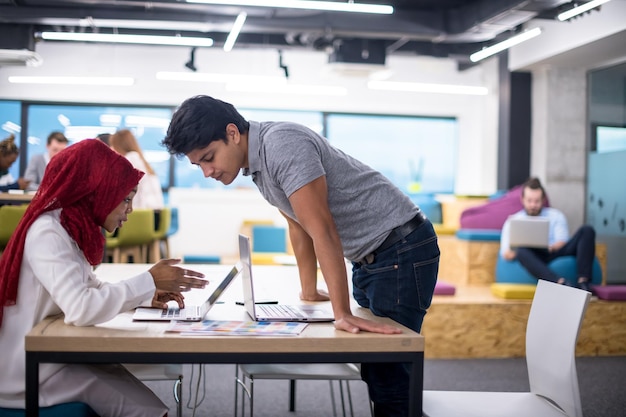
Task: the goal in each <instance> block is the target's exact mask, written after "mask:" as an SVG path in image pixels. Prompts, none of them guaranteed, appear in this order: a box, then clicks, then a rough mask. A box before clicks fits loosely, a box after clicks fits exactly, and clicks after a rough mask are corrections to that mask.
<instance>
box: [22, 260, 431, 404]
mask: <svg viewBox="0 0 626 417" xmlns="http://www.w3.org/2000/svg"><path fill="white" fill-rule="evenodd" d="M147 268H149V266H148V265H146V266H143V265H132V264H130V265H124V264H117V265H113V264H108V265H103V266H101V269H99V270H97V271H96V272H97V273H98V275H99V277H100V278H101V279H111V280H118V279H121V278H125V277H127V276H130V275H131V274H133V273H135V272H138V271H140V270H145V269H147ZM189 268H190V269H196V270H199V271H202V272H205V274H207V277H209V279H211V282H212V283H215V284H217V283H218V282H219V281H220V280H221V278H222V276H223V275H222V274H225V271H226V270H228V269H229V267H228V266H226V265H211V266H198V265H189ZM125 272H126V273H128V274H125ZM279 272H280V273H279ZM287 275H290V278H286V277H287ZM256 277H258V278H257V281H256V282H255V284H256V283H257V282H260V283H267V282H271V281H272V280H280V281H281V287H276V286H273V285H270V286H271V287H272V288H274V289H276V290H275V291H278V289H277V288H285V283H286V282H287V281H286V280H288V281H289V285H287V287H289V286H291V287H293V284H294V283H296V284H297V269H296V267H292V266H278V267H277V266H272V267H255V278H256ZM237 281H239V280H237ZM268 288H269V287H268ZM233 290H234V292H233ZM260 290H261V291H260V292H261V293H262V292H263V288H262V286H261V288H260ZM295 294H296V295H297V292H296V293H295ZM225 295H227V296H225V297H224V303H223V304H219V305H216V306H215V307H214V308H213V309H212V310H211V311H209V313H208V314H207V316H206V317H205V318H206V319H214V320H224V319H228V320H249V317H248V316H247V315H246V313H245V311H244V310H243V307H240V306H237V305H236V304H235V303H234V302H233V301H232V300H233V299H234V298H237V297H241V296H242V295H241V292H240V291H239V292H237V289H236V286H235V284H233V286H231V288H230V289H229V290H227V291H226V293H225ZM274 295H275V296H276V297H277V298H279V299H280V300H281V301H283V298H284V297H283V293H282V292H281V293H279V294H274ZM353 311H354V312H355V314H356V315H358V316H360V317H366V318H369V319H372V320H376V321H378V322H385V323H390V324H394V325H396V326H398V327H401V328H402V329H403V333H402V334H397V335H381V334H375V333H368V332H362V333H360V334H351V333H347V332H343V331H338V330H335V328H334V326H333V325H332V323H315V324H310V325H309V326H308V327H307V328H306V329H305V330H304V332H303V333H302V334H301V335H299V336H296V337H272V336H263V337H259V336H228V337H224V336H194V337H189V336H180V335H179V334H176V333H168V332H166V331H165V330H166V328H167V326H168V324H167V323H157V322H149V323H146V322H133V321H132V318H131V313H130V312H127V313H123V314H121V315H119V316H117V317H116V318H115V320H112V321H110V322H108V323H104V324H102V325H98V326H90V327H75V326H68V325H66V324H64V323H63V318H62V317H50V318H47V319H45V320H43V321H42V322H41V323H39V324H38V325H37V326H35V327H34V328H33V329H32V331H31V332H30V333H29V334H28V335H27V336H26V341H25V342H26V415H27V416H37V415H39V404H38V398H39V364H40V363H213V364H217V363H219V364H223V363H232V364H238V363H341V362H361V363H362V362H409V363H411V364H412V365H413V366H412V372H411V381H410V391H411V396H410V404H409V415H410V416H420V415H421V409H422V390H423V371H424V368H423V366H424V338H423V337H422V336H421V335H420V334H418V333H416V332H414V331H412V330H410V329H407V328H405V327H403V326H401V325H398V324H396V323H395V322H393V321H392V320H390V319H387V318H380V317H374V316H373V315H372V314H371V312H370V311H369V310H367V309H363V308H354V309H353Z"/></svg>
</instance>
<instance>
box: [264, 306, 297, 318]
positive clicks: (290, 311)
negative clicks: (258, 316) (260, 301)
mask: <svg viewBox="0 0 626 417" xmlns="http://www.w3.org/2000/svg"><path fill="white" fill-rule="evenodd" d="M257 308H259V309H260V310H261V311H262V312H263V314H264V315H266V316H267V317H276V318H281V317H304V315H303V314H302V313H301V312H300V311H299V310H297V309H295V308H292V307H291V306H287V305H280V304H264V305H257Z"/></svg>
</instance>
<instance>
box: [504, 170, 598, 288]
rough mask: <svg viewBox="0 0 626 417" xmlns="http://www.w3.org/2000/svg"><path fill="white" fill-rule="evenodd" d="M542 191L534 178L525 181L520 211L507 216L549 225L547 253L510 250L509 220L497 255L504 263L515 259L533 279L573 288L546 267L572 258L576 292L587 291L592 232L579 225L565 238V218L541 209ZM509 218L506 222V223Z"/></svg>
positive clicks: (549, 208) (519, 249)
mask: <svg viewBox="0 0 626 417" xmlns="http://www.w3.org/2000/svg"><path fill="white" fill-rule="evenodd" d="M545 195H546V193H545V190H544V189H543V186H542V185H541V182H540V181H539V179H538V178H529V179H528V180H526V182H525V183H524V184H523V186H522V205H523V207H524V208H523V209H522V210H520V211H519V212H517V213H515V214H513V215H511V217H510V218H515V217H531V216H540V217H546V218H547V219H548V220H549V221H550V237H549V246H548V248H547V249H541V248H523V247H521V248H515V249H512V248H511V247H510V244H509V242H510V239H509V237H510V235H509V231H510V227H509V220H507V221H506V222H505V223H504V226H503V228H502V234H501V237H500V254H501V255H502V257H503V258H504V259H506V260H508V261H512V260H514V259H517V260H518V261H519V262H520V264H522V266H523V267H524V268H526V269H527V270H528V272H530V274H531V275H533V276H534V277H535V278H537V279H545V280H548V281H553V282H556V283H558V284H564V285H570V286H572V285H574V284H573V283H570V282H568V281H567V280H566V279H565V278H564V277H559V276H557V275H556V274H555V273H554V272H553V271H552V270H551V269H550V268H548V264H549V263H550V262H551V261H552V260H554V259H556V258H558V257H561V256H575V257H576V269H577V273H578V281H577V282H576V285H577V286H578V288H580V289H583V290H585V291H589V282H590V281H591V271H592V265H593V259H594V257H595V238H596V232H595V230H594V229H593V227H591V226H588V225H583V226H581V227H580V229H578V231H576V233H575V234H574V236H572V237H571V238H569V229H568V226H567V219H566V218H565V215H564V214H563V213H562V212H561V211H559V210H557V209H555V208H551V207H544V203H545ZM510 218H509V219H510Z"/></svg>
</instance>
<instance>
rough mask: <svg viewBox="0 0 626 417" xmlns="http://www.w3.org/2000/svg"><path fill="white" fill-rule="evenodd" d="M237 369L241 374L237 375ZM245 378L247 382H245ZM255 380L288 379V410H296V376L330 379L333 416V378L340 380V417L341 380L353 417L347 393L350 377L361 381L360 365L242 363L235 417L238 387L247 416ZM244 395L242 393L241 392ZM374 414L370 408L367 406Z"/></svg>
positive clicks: (307, 378) (236, 376) (342, 394)
mask: <svg viewBox="0 0 626 417" xmlns="http://www.w3.org/2000/svg"><path fill="white" fill-rule="evenodd" d="M239 370H241V373H242V377H241V378H239ZM246 379H249V380H250V385H249V386H248V385H246ZM257 379H288V380H290V393H289V411H292V412H293V411H295V384H296V380H298V379H305V380H329V384H330V398H331V404H332V408H333V416H335V417H336V416H337V407H336V404H335V393H334V390H333V382H332V381H333V380H336V381H338V382H339V394H340V398H341V407H342V412H343V416H344V417H345V416H346V404H345V402H346V397H345V396H344V390H343V382H344V381H345V383H346V390H347V401H348V406H349V409H350V415H351V416H352V417H354V410H353V407H352V396H351V393H350V385H349V381H350V380H358V381H361V370H360V367H359V366H357V365H356V364H353V363H320V364H242V365H238V366H237V367H236V368H235V417H237V407H238V404H237V401H238V393H239V390H240V388H241V390H242V395H241V414H242V417H243V416H245V414H246V413H245V397H246V396H247V397H248V400H249V411H250V417H253V412H254V381H255V380H257ZM244 394H245V395H244ZM370 412H371V413H372V416H373V410H372V409H371V407H370Z"/></svg>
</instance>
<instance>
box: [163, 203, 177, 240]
mask: <svg viewBox="0 0 626 417" xmlns="http://www.w3.org/2000/svg"><path fill="white" fill-rule="evenodd" d="M170 210H171V213H172V219H171V220H170V229H169V230H168V231H167V233H166V234H165V235H166V236H168V237H169V236H172V235H173V234H175V233H176V232H178V207H172V208H171V209H170Z"/></svg>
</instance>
